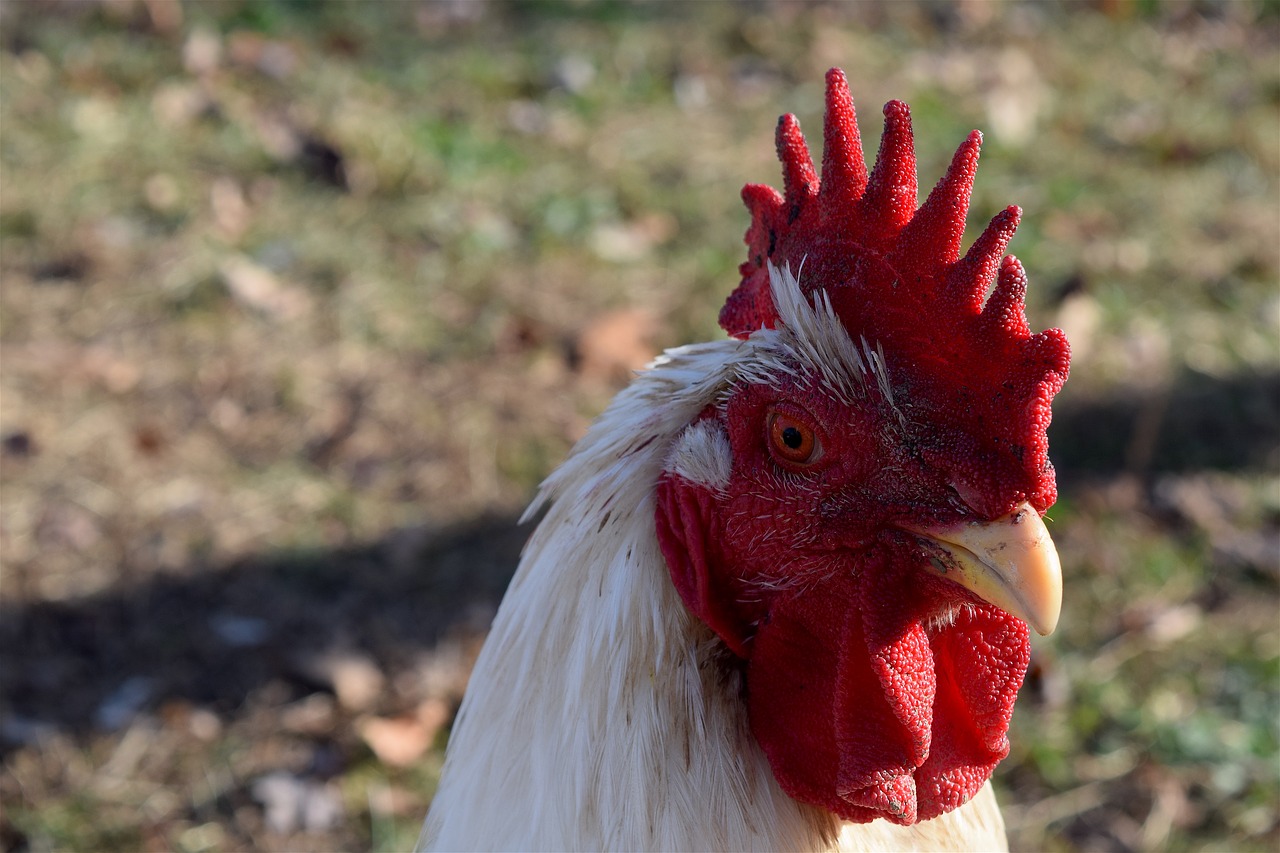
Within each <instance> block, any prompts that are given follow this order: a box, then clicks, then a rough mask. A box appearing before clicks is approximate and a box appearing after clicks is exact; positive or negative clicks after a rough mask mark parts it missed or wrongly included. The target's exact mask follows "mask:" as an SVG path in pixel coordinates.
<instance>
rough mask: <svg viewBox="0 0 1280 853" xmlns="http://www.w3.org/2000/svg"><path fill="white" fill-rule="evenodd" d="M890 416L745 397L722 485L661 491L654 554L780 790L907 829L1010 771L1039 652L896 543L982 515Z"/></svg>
mask: <svg viewBox="0 0 1280 853" xmlns="http://www.w3.org/2000/svg"><path fill="white" fill-rule="evenodd" d="M774 411H782V412H784V413H785V414H786V415H787V416H788V417H789V418H793V419H795V420H797V421H802V422H807V423H809V424H811V425H812V426H813V427H814V428H815V432H816V437H817V441H818V443H819V444H820V446H821V451H820V455H819V457H818V458H817V459H816V461H814V462H813V463H812V464H809V465H796V464H793V463H790V462H788V461H787V460H786V459H784V458H782V457H781V456H780V455H779V454H778V453H777V452H776V450H771V449H770V446H769V441H770V439H769V435H768V432H769V431H768V422H769V420H768V419H769V415H770V413H771V412H774ZM885 415H886V408H885V407H884V406H883V404H876V403H874V402H864V403H862V404H859V405H853V406H850V405H846V404H838V403H835V402H834V401H833V400H832V399H831V398H830V397H829V396H828V395H826V394H823V393H822V392H821V391H818V390H816V389H815V388H814V387H812V386H810V387H808V388H805V387H797V388H792V389H787V390H778V389H772V388H767V387H762V386H747V387H743V388H741V389H740V390H739V391H737V392H736V393H735V394H734V396H733V397H732V398H731V399H730V400H729V402H728V405H727V406H726V407H725V409H724V410H723V411H722V412H720V413H717V417H719V418H721V419H722V423H723V424H724V426H725V428H726V430H727V432H728V435H729V441H730V445H731V448H732V451H733V460H734V464H733V471H732V476H731V479H730V482H729V484H728V486H727V487H726V488H725V489H724V490H723V491H717V490H714V489H711V488H708V487H706V486H703V485H701V484H698V483H694V482H691V481H689V480H686V479H684V478H683V477H680V476H679V475H675V474H666V475H664V476H663V478H662V480H661V482H660V483H659V487H658V512H657V519H658V537H659V542H660V543H661V546H662V550H663V553H664V555H665V556H666V559H667V563H668V566H669V568H670V570H671V577H672V580H673V582H674V583H675V586H676V588H677V590H679V592H680V594H681V596H682V598H683V599H684V601H685V602H686V604H687V605H688V606H689V607H690V609H691V610H692V611H693V612H694V614H695V615H697V616H698V617H699V618H700V619H702V620H703V621H704V622H706V623H707V624H708V625H709V626H710V627H711V628H712V629H713V630H715V631H716V633H717V634H718V635H719V636H720V637H721V638H722V639H723V640H724V641H725V643H726V645H727V646H728V647H729V648H730V649H731V650H732V651H733V652H734V653H735V654H736V655H738V656H739V658H741V659H742V661H743V666H744V669H745V687H746V702H747V708H748V713H749V715H750V720H751V728H752V731H753V733H754V734H755V737H756V739H757V740H758V742H759V743H760V745H761V747H762V748H763V749H764V751H765V753H766V755H767V756H768V758H769V761H770V764H771V766H772V768H773V771H774V775H775V777H776V778H777V780H778V782H779V784H780V785H781V786H782V788H783V789H784V790H785V791H787V793H789V794H790V795H791V796H793V797H795V798H797V799H799V800H802V801H805V802H809V803H812V804H815V805H819V806H822V807H824V808H826V809H827V810H828V811H830V812H832V813H833V814H835V815H837V816H838V817H840V818H842V819H845V820H850V821H855V822H866V821H870V820H873V819H875V818H878V817H883V818H886V819H888V820H891V821H893V822H895V823H901V824H911V823H915V822H916V821H918V820H925V819H928V818H931V817H936V816H937V815H940V814H942V813H944V812H947V811H950V810H951V809H954V808H956V807H957V806H959V805H961V804H962V803H964V802H965V801H967V800H968V799H969V798H970V797H972V796H973V794H974V793H976V792H977V790H978V788H980V787H981V786H982V784H983V783H984V782H985V781H986V779H987V778H988V777H989V776H990V775H991V772H992V770H993V769H994V768H995V765H996V764H997V763H998V762H999V761H1000V760H1001V759H1002V758H1004V756H1005V755H1006V754H1007V753H1008V749H1009V744H1008V740H1007V738H1006V736H1005V733H1006V730H1007V728H1008V724H1009V719H1010V717H1011V715H1012V712H1013V702H1014V698H1015V696H1016V694H1017V691H1018V688H1019V687H1020V686H1021V684H1022V678H1023V674H1024V673H1025V671H1026V667H1027V663H1028V660H1029V648H1030V647H1029V644H1028V637H1027V629H1026V626H1025V624H1024V623H1022V622H1021V621H1020V620H1018V619H1015V618H1013V617H1011V616H1009V615H1008V614H1006V613H1004V612H1002V611H1000V610H997V609H996V608H994V607H991V606H990V605H987V604H985V603H983V602H981V601H979V600H978V599H976V598H974V597H973V596H972V595H971V594H970V593H968V592H967V591H966V590H964V589H962V588H961V587H959V586H957V585H955V584H953V583H951V582H949V581H946V580H943V579H941V578H938V577H937V576H936V575H934V574H932V573H929V572H928V570H927V568H926V567H927V565H928V563H927V557H926V556H925V554H924V552H923V550H922V549H920V548H919V547H918V546H916V545H915V544H914V540H913V539H912V538H911V537H909V536H908V535H906V534H904V533H902V532H900V531H899V530H898V529H897V528H896V527H895V526H894V524H895V522H899V521H902V522H911V523H914V524H921V523H928V522H931V521H938V522H944V521H948V520H955V519H957V518H961V517H970V518H972V517H974V516H973V514H972V511H971V510H968V509H967V508H966V507H965V506H964V504H963V503H962V502H960V501H959V500H958V498H957V497H956V494H955V492H954V491H953V490H952V489H950V488H948V485H947V482H946V480H947V477H946V472H945V471H938V470H933V469H931V468H930V467H928V466H927V465H926V464H925V463H924V462H922V461H921V458H920V457H921V442H919V441H915V440H914V439H912V438H911V437H909V436H904V435H902V434H901V428H900V427H897V426H891V425H890V421H889V420H888V419H887V418H886V417H885ZM923 443H924V444H928V442H927V441H926V442H923ZM1014 502H1015V501H1012V500H1010V501H1009V502H1008V503H1009V508H1011V507H1012V506H1013V503H1014ZM957 610H958V611H959V612H958V613H956V612H955V611H957ZM949 615H950V618H949ZM943 625H945V627H942V626H943Z"/></svg>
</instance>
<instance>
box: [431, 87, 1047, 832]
mask: <svg viewBox="0 0 1280 853" xmlns="http://www.w3.org/2000/svg"><path fill="white" fill-rule="evenodd" d="M884 117H885V125H884V133H883V137H882V139H881V143H880V150H879V154H878V156H877V159H876V162H875V166H874V168H873V169H872V170H871V172H870V174H868V171H867V168H866V165H865V163H864V161H863V158H862V152H861V140H860V137H859V131H858V126H857V123H856V119H855V115H854V108H853V102H852V100H851V98H850V95H849V89H848V83H847V81H846V79H845V77H844V74H843V73H842V72H841V71H839V70H838V69H832V70H831V71H830V72H829V73H828V74H827V88H826V119H825V131H824V152H823V159H822V173H821V180H819V176H818V173H817V171H816V170H815V168H814V164H813V161H812V159H811V157H810V154H809V150H808V147H807V145H806V143H805V140H804V137H803V136H802V135H801V132H800V127H799V124H798V123H797V121H796V119H795V117H794V116H791V115H787V116H783V117H782V119H780V121H779V123H778V128H777V148H778V155H779V158H780V159H781V161H782V165H783V177H784V192H783V193H781V194H779V193H778V192H776V191H775V190H773V189H772V188H770V187H767V186H760V185H748V186H747V187H746V188H745V189H744V190H743V199H744V201H745V202H746V205H747V208H748V210H749V211H750V214H751V225H750V228H749V229H748V231H747V234H746V243H747V245H748V247H749V248H748V258H747V261H746V263H744V264H743V265H742V266H741V268H740V271H741V274H742V281H741V284H740V285H739V286H738V288H737V289H736V290H735V291H734V293H733V294H732V295H731V296H730V297H729V299H728V301H727V303H726V304H725V306H724V309H723V310H722V312H721V314H720V323H721V325H722V326H723V327H724V329H725V330H726V331H727V332H728V334H729V337H728V338H727V339H725V340H720V341H716V342H712V343H705V344H697V345H692V346H685V347H679V348H676V349H672V350H669V351H668V352H666V353H665V354H664V355H663V356H661V357H660V358H658V359H657V361H656V362H655V363H654V364H653V365H652V367H651V369H649V370H648V371H646V372H644V373H642V374H640V375H639V376H638V377H637V378H636V380H635V381H634V382H633V384H632V385H631V386H630V387H629V388H628V389H627V390H625V391H623V392H622V393H621V394H619V396H618V397H617V398H616V399H615V400H614V402H613V403H612V404H611V405H610V407H609V408H608V409H607V411H605V413H604V414H603V415H602V416H601V417H600V418H599V420H598V421H597V422H596V423H595V424H594V425H593V426H592V427H591V429H590V430H589V431H588V433H587V434H586V436H585V437H584V438H583V439H582V440H581V441H580V442H579V443H578V445H577V446H576V448H575V449H574V450H573V452H572V454H571V455H570V457H569V459H568V460H567V461H566V462H565V463H564V464H563V465H562V466H561V467H560V468H559V469H558V470H557V471H556V472H555V473H553V474H552V475H551V476H550V477H549V478H548V479H547V481H546V482H545V483H544V484H543V487H542V490H541V492H540V494H539V496H538V498H537V500H535V502H534V503H533V505H532V506H531V507H530V509H529V511H528V513H527V514H526V517H528V516H531V515H534V514H535V513H537V512H540V511H541V510H542V508H543V507H544V506H549V509H548V510H547V512H546V515H545V517H544V518H543V520H542V522H541V523H540V524H539V526H538V528H537V529H536V531H535V532H534V534H533V536H532V537H531V539H530V541H529V544H528V546H527V547H526V550H525V553H524V555H523V557H522V559H521V561H520V566H519V568H518V570H517V572H516V575H515V578H514V580H513V581H512V583H511V586H510V588H509V589H508V591H507V594H506V597H505V599H504V600H503V603H502V606H501V608H500V609H499V611H498V614H497V617H496V619H495V622H494V625H493V629H492V632H491V634H490V636H489V638H488V640H487V642H486V644H485V647H484V649H483V651H482V652H481V654H480V657H479V660H478V662H477V664H476V667H475V670H474V673H473V675H472V676H471V681H470V684H469V686H468V690H467V694H466V697H465V699H464V701H463V704H462V707H461V709H460V711H459V714H458V718H457V720H456V723H455V725H454V728H453V732H452V736H451V738H450V743H449V747H448V753H447V757H446V760H445V765H444V770H443V775H442V778H441V783H440V787H439V791H438V793H437V794H436V796H435V799H434V802H433V803H432V806H431V810H430V813H429V814H428V816H427V820H426V824H425V826H424V828H423V834H422V839H421V843H422V845H423V846H424V847H426V848H429V849H440V850H461V849H511V850H580V849H591V850H597V849H601V850H603V849H610V850H827V849H839V850H883V849H934V850H936V849H953V848H954V849H962V850H989V849H1001V848H1005V847H1006V841H1005V836H1004V825H1003V821H1002V819H1001V817H1000V813H999V810H998V808H997V806H996V803H995V798H994V795H993V793H992V791H991V786H990V784H989V782H988V779H989V777H990V775H991V773H992V771H993V770H994V768H995V766H996V764H997V763H998V762H999V761H1000V760H1001V759H1002V758H1004V757H1005V756H1006V755H1007V754H1008V750H1009V741H1008V737H1007V731H1008V726H1009V721H1010V717H1011V715H1012V713H1013V704H1014V699H1015V697H1016V694H1017V692H1018V689H1019V687H1020V686H1021V684H1022V680H1023V676H1024V675H1025V672H1026V669H1027V665H1028V661H1029V655H1030V646H1029V631H1028V625H1029V626H1030V627H1031V628H1033V629H1035V630H1036V631H1038V632H1040V633H1041V634H1047V633H1049V632H1050V631H1052V630H1053V628H1054V625H1055V623H1056V621H1057V618H1058V611H1059V607H1060V603H1061V594H1062V592H1061V583H1062V582H1061V573H1060V569H1059V565H1058V557H1057V553H1056V551H1055V550H1054V547H1053V544H1052V542H1051V541H1050V538H1049V535H1048V533H1047V531H1046V529H1045V525H1044V523H1043V521H1042V515H1043V514H1044V512H1045V511H1046V510H1047V509H1048V508H1049V506H1050V505H1051V504H1052V503H1053V502H1054V500H1055V498H1056V487H1055V483H1054V471H1053V467H1052V466H1051V464H1050V463H1049V460H1048V455H1047V453H1048V445H1047V438H1046V427H1047V426H1048V423H1049V417H1050V401H1051V399H1052V398H1053V396H1054V395H1055V394H1056V393H1057V392H1058V390H1059V389H1060V388H1061V387H1062V384H1063V382H1064V381H1065V380H1066V377H1067V368H1068V362H1069V349H1068V346H1067V342H1066V339H1065V337H1064V336H1063V334H1062V333H1061V332H1060V331H1058V330H1056V329H1051V330H1049V331H1046V332H1041V333H1039V334H1032V333H1031V332H1030V330H1029V328H1028V325H1027V320H1026V316H1025V309H1024V297H1025V292H1026V286H1027V279H1026V275H1025V273H1024V272H1023V269H1022V266H1021V264H1020V263H1019V262H1018V261H1017V260H1016V259H1015V258H1013V257H1012V256H1008V257H1005V255H1004V252H1005V248H1006V246H1007V244H1008V242H1009V239H1010V238H1011V237H1012V236H1013V232H1014V229H1015V228H1016V227H1017V224H1018V219H1019V215H1020V211H1019V210H1018V208H1016V207H1010V208H1008V209H1006V210H1004V211H1003V212H1001V213H999V214H998V215H997V216H996V217H995V218H994V219H993V220H992V221H991V223H990V225H989V226H988V227H987V228H986V230H985V231H984V232H983V233H982V235H981V236H980V237H979V238H978V239H977V241H976V242H975V243H974V245H973V246H972V247H971V248H970V249H969V251H968V252H967V253H966V254H965V255H964V256H963V257H961V256H960V247H961V239H962V235H963V232H964V224H965V216H966V213H967V210H968V204H969V196H970V192H971V190H972V186H973V177H974V173H975V170H976V168H977V160H978V149H979V146H980V144H981V139H982V137H981V134H979V133H978V132H977V131H974V132H973V133H972V134H970V136H969V137H968V139H966V140H965V142H964V144H962V145H961V146H960V148H959V150H958V151H957V152H956V154H955V156H954V159H953V160H952V162H951V165H950V167H949V168H948V170H947V172H946V174H945V176H944V177H943V178H942V180H941V181H940V182H939V183H938V184H937V186H936V187H935V188H934V189H933V191H932V192H931V193H930V194H929V197H928V199H927V200H926V201H925V203H924V205H923V206H921V207H920V208H919V209H917V207H916V198H917V196H916V166H915V151H914V141H913V137H912V130H911V119H910V113H909V112H908V109H907V107H906V105H905V104H902V103H900V102H897V101H893V102H890V103H889V104H888V105H886V107H885V109H884ZM988 294H989V295H988Z"/></svg>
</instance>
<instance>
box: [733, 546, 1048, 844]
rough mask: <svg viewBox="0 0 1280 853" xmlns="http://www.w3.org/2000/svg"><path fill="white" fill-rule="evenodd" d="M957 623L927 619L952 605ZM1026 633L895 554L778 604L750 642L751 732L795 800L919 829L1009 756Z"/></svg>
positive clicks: (869, 558) (876, 555)
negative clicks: (916, 825) (943, 623)
mask: <svg viewBox="0 0 1280 853" xmlns="http://www.w3.org/2000/svg"><path fill="white" fill-rule="evenodd" d="M958 602H964V603H966V604H968V606H966V607H963V608H961V609H960V611H959V612H958V613H956V614H955V623H954V624H953V625H951V626H949V627H944V628H941V629H939V630H934V629H932V628H930V627H928V624H929V620H930V619H931V618H934V617H936V616H937V615H938V614H940V613H945V612H946V611H947V610H948V609H950V607H951V606H952V605H953V604H954V603H958ZM1028 659H1029V644H1028V637H1027V631H1026V626H1025V625H1024V624H1023V623H1022V622H1020V621H1018V620H1017V619H1014V618H1013V617H1010V616H1008V615H1007V614H1005V613H1003V612H1002V611H999V610H996V609H995V608H993V607H990V606H988V605H985V604H981V603H973V602H972V600H971V599H970V598H969V597H968V596H967V594H966V593H964V592H963V591H962V590H960V589H959V588H958V587H955V586H954V585H953V584H950V583H949V582H947V581H943V580H939V579H936V578H935V577H933V576H931V575H927V574H925V573H924V572H923V571H921V570H919V569H917V568H916V567H914V566H913V565H911V562H910V560H907V559H902V558H899V557H897V555H895V554H893V553H892V552H891V551H889V550H887V549H885V550H877V551H876V552H873V553H871V554H868V555H865V559H863V560H860V561H859V565H858V566H856V567H854V566H849V567H848V569H847V570H845V571H843V572H841V573H839V574H837V576H836V577H833V578H828V579H827V581H826V582H825V583H824V584H823V585H822V586H821V587H820V588H817V589H815V588H813V587H811V586H810V585H799V586H798V587H797V588H796V590H795V591H793V592H784V593H781V594H779V595H778V597H777V598H775V599H774V601H773V603H772V607H771V608H770V611H769V617H768V619H767V620H765V621H764V622H762V623H761V624H760V626H759V629H758V631H757V633H756V636H755V638H754V640H753V641H752V645H751V649H750V651H749V657H748V668H747V691H748V708H749V713H750V715H751V727H752V731H753V732H754V734H755V736H756V739H757V740H758V741H759V743H760V745H761V746H762V748H763V749H764V751H765V754H766V755H767V756H768V758H769V761H770V763H771V765H772V767H773V771H774V775H775V777H776V778H777V779H778V782H779V784H780V785H781V786H782V788H783V789H784V790H785V791H787V792H788V793H789V794H791V795H792V796H793V797H795V798H797V799H800V800H804V801H806V802H809V803H813V804H815V805H819V806H822V807H823V808H826V809H827V810H828V811H830V812H832V813H833V814H836V815H837V816H839V817H841V818H843V819H845V820H850V821H855V822H866V821H870V820H874V819H876V818H884V819H887V820H890V821H892V822H894V823H899V824H911V823H915V822H916V821H918V820H927V819H929V818H932V817H936V816H938V815H940V814H942V813H944V812H947V811H950V810H952V809H954V808H956V807H958V806H960V805H962V804H963V803H964V802H965V801H967V800H968V799H969V798H970V797H972V796H973V795H974V794H975V793H977V791H978V789H979V788H980V787H981V786H982V784H983V783H984V782H985V781H986V780H987V778H988V777H990V775H991V772H992V771H993V770H994V769H995V766H996V764H997V763H998V762H999V761H1000V759H1002V758H1003V757H1004V756H1005V755H1006V754H1007V753H1008V741H1007V739H1006V737H1005V733H1006V731H1007V729H1008V724H1009V719H1010V716H1011V714H1012V709H1013V702H1014V699H1015V698H1016V695H1017V691H1018V688H1019V687H1020V686H1021V683H1022V676H1023V674H1024V673H1025V670H1026V665H1027V661H1028Z"/></svg>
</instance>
